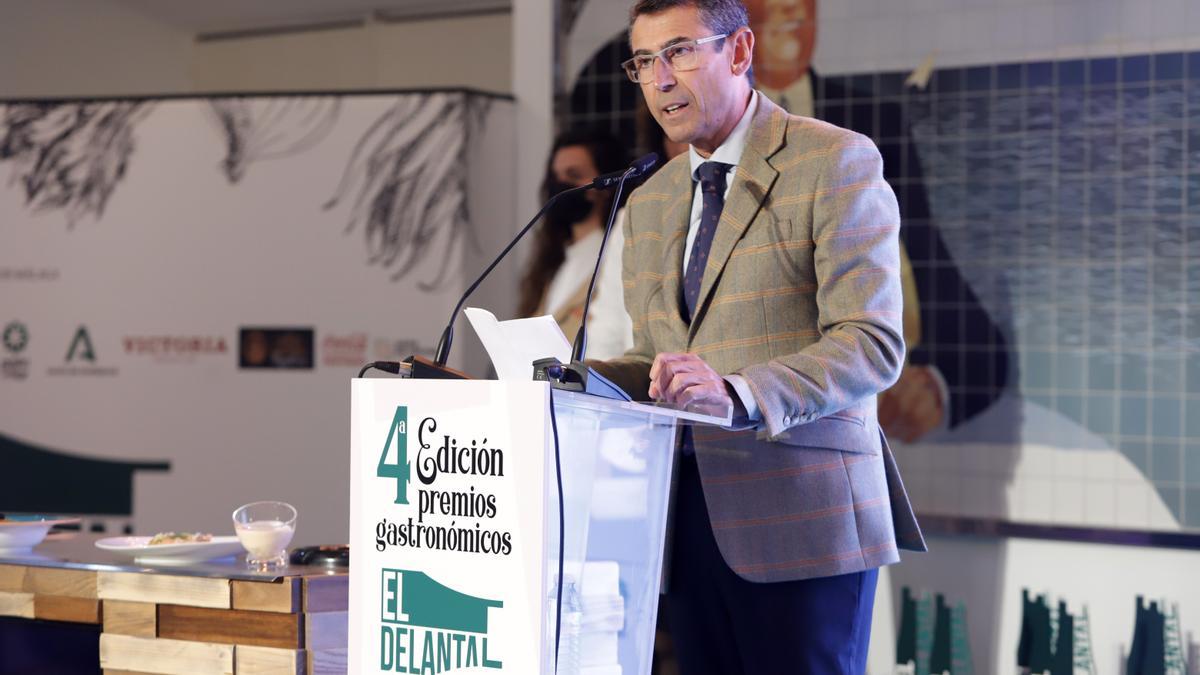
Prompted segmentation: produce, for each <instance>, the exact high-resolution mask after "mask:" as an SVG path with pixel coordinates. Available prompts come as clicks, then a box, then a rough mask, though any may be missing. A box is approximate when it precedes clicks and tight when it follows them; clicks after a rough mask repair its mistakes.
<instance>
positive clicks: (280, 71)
mask: <svg viewBox="0 0 1200 675" xmlns="http://www.w3.org/2000/svg"><path fill="white" fill-rule="evenodd" d="M196 32H197V31H195V30H189V29H188V28H187V27H183V26H180V25H177V24H173V23H170V22H167V21H164V20H162V19H160V18H158V16H157V15H155V14H151V13H148V12H145V11H142V10H141V9H139V6H138V5H137V4H136V3H132V2H130V3H123V2H118V1H117V0H100V1H94V2H93V1H89V0H45V1H44V2H6V3H3V4H0V98H10V99H11V98H40V97H81V96H118V95H131V94H175V93H189V92H235V91H248V92H261V91H336V90H355V89H357V90H361V89H413V88H421V87H470V88H475V89H480V90H483V91H490V92H498V93H508V92H510V91H512V81H513V80H512V72H513V69H512V64H511V59H512V48H511V45H512V18H511V14H509V13H508V12H503V11H500V12H496V13H490V14H478V15H466V16H461V17H452V18H436V19H423V20H412V21H387V22H379V21H369V22H368V23H367V25H365V26H361V27H354V28H340V29H328V30H298V31H296V32H291V33H284V34H279V35H267V36H258V37H228V38H223V39H216V40H205V41H199V42H197V41H196V40H195V36H196Z"/></svg>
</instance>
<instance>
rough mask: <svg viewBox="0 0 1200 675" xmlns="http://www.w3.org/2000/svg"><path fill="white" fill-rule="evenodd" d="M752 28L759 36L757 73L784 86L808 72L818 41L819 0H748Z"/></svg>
mask: <svg viewBox="0 0 1200 675" xmlns="http://www.w3.org/2000/svg"><path fill="white" fill-rule="evenodd" d="M746 9H747V11H748V12H749V13H750V28H751V29H752V30H753V31H754V34H755V36H756V37H757V38H758V40H757V46H758V48H757V49H755V50H754V64H755V73H756V74H757V75H758V77H759V79H761V80H763V84H764V85H766V86H768V87H771V88H773V89H783V88H784V87H786V86H787V85H789V84H791V83H792V82H794V81H795V80H798V79H800V78H801V77H803V76H804V74H805V73H807V72H808V68H809V65H810V63H811V62H812V55H813V48H814V47H815V46H816V42H817V22H816V18H817V2H816V0H746Z"/></svg>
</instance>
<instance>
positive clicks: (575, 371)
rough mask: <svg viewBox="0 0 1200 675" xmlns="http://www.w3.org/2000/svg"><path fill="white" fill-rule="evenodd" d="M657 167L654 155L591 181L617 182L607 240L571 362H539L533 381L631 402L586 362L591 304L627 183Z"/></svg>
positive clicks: (586, 299) (605, 236)
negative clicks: (622, 169) (543, 381)
mask: <svg viewBox="0 0 1200 675" xmlns="http://www.w3.org/2000/svg"><path fill="white" fill-rule="evenodd" d="M657 163H658V154H656V153H653V152H652V153H650V154H648V155H645V156H643V157H639V158H638V159H637V160H636V161H634V162H633V164H630V165H629V168H628V169H625V171H623V172H621V173H620V174H619V175H618V174H616V172H614V173H609V174H605V175H603V176H599V177H597V178H596V179H595V180H594V181H592V185H595V184H596V183H598V182H604V183H605V184H606V185H609V184H612V183H614V182H615V183H616V185H617V192H616V194H615V195H614V196H613V202H612V206H611V207H609V210H608V224H607V225H606V226H605V227H604V236H603V238H602V239H601V240H600V254H599V255H597V256H596V267H595V269H593V270H592V279H591V282H590V283H589V284H588V292H587V297H586V298H584V301H583V317H582V319H581V320H580V322H579V332H578V333H576V334H575V343H574V344H573V345H572V348H571V362H570V363H568V364H562V363H559V361H558V359H553V358H551V359H539V360H538V361H535V362H534V379H536V380H550V381H553V382H557V383H558V384H559V388H562V389H567V390H570V391H582V392H585V393H588V394H594V395H596V396H601V397H604V398H612V399H617V400H622V401H628V400H630V396H629V394H627V393H625V392H624V391H622V390H621V388H620V387H618V386H617V385H615V384H613V383H612V382H610V381H609V380H608V379H607V378H605V377H603V376H602V375H600V374H599V373H597V372H596V371H594V370H592V369H591V368H589V367H588V366H587V365H586V364H584V362H583V359H584V354H585V352H586V351H587V320H588V311H589V309H590V307H591V304H592V295H593V294H594V293H595V291H596V279H597V278H598V277H599V276H600V266H601V263H602V262H603V261H604V250H605V249H606V248H607V247H608V236H609V234H611V233H612V227H613V221H615V220H616V218H617V208H618V206H619V204H620V203H621V192H622V191H623V190H624V188H625V181H627V180H629V179H630V178H635V177H638V176H642V175H645V173H646V172H647V171H649V170H650V169H652V168H653V167H654V165H655V164H657ZM613 176H616V178H615V179H613Z"/></svg>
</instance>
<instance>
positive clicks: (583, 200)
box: [546, 181, 592, 230]
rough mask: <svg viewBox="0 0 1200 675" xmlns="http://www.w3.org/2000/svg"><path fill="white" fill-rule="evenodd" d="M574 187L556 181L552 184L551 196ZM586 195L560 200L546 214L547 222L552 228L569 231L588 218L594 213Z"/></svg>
mask: <svg viewBox="0 0 1200 675" xmlns="http://www.w3.org/2000/svg"><path fill="white" fill-rule="evenodd" d="M573 187H575V186H574V185H569V184H567V183H560V182H558V181H555V182H553V183H551V184H550V196H551V197H553V196H554V195H556V194H558V193H560V192H562V191H563V190H567V189H570V188H573ZM585 194H586V193H583V192H575V193H572V194H569V195H566V196H565V197H562V198H561V199H559V200H558V201H557V202H555V203H554V205H553V206H551V207H550V210H549V211H547V212H546V222H547V223H548V224H549V225H550V226H551V227H555V228H562V229H567V230H569V229H570V228H571V226H572V225H574V224H575V223H578V222H579V221H581V220H583V219H584V218H587V216H588V214H589V213H591V212H592V203H591V202H590V201H588V199H587V197H586V196H585Z"/></svg>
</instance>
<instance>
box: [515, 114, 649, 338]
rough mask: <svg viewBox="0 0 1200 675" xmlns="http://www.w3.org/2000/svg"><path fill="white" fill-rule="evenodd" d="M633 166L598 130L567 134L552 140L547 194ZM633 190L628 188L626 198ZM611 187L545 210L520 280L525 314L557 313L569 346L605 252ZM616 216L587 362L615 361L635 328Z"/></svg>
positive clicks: (590, 323) (595, 302)
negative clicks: (624, 280)
mask: <svg viewBox="0 0 1200 675" xmlns="http://www.w3.org/2000/svg"><path fill="white" fill-rule="evenodd" d="M626 166H628V162H627V160H626V153H625V149H624V146H622V145H621V144H620V143H619V142H618V141H617V140H616V139H615V138H613V137H612V136H609V135H608V134H604V133H601V132H596V131H586V130H584V131H568V132H566V133H563V134H561V135H559V137H558V138H557V139H555V141H554V148H553V150H552V151H551V153H550V158H549V161H548V162H547V164H546V176H545V179H544V181H543V183H542V197H543V199H549V198H550V197H552V196H554V195H556V194H558V193H559V192H562V191H563V190H566V189H568V188H572V187H576V186H579V185H584V184H586V183H589V182H591V181H592V179H594V178H595V177H596V176H599V175H600V174H602V173H608V172H610V171H620V170H621V169H623V168H625V167H626ZM632 189H633V186H632V185H629V184H626V187H625V192H624V194H623V195H622V201H624V197H625V196H627V195H628V194H629V191H630V190H632ZM613 192H614V191H613V190H589V191H587V192H582V193H576V194H573V195H568V196H566V197H564V198H563V199H561V200H559V201H558V203H556V204H555V205H554V206H553V207H551V209H550V211H549V212H547V214H546V217H545V219H544V220H543V221H542V225H541V227H540V228H539V229H538V230H537V233H536V235H535V242H536V243H535V244H534V251H533V256H532V258H531V259H530V261H529V266H528V268H527V269H526V271H525V275H524V276H523V278H522V279H521V288H520V302H519V303H518V312H519V315H520V316H539V315H542V314H551V315H553V316H554V319H555V321H557V322H558V325H559V326H560V327H561V328H562V330H563V334H565V335H566V336H567V340H568V341H574V339H575V334H576V333H577V332H578V331H579V325H580V322H581V321H582V320H583V304H584V300H585V299H586V297H587V292H588V285H589V283H590V281H591V278H592V272H593V270H594V269H595V267H596V258H597V256H599V255H600V243H601V240H602V239H603V236H604V227H605V225H606V224H607V223H608V212H609V208H610V207H611V205H612V200H613V196H614V195H613ZM623 215H624V211H623V210H622V211H621V212H619V213H618V216H617V220H616V222H614V223H613V229H612V233H611V234H609V237H608V245H607V247H606V249H605V252H604V262H603V264H602V265H601V267H600V275H599V277H598V278H597V279H596V290H595V292H594V293H593V295H592V303H591V309H590V313H589V315H588V324H587V325H588V329H587V352H586V356H587V358H589V359H611V358H614V357H616V356H620V355H621V354H623V353H625V350H627V349H629V348H630V347H632V346H633V325H632V323H631V322H630V319H629V314H627V313H626V312H625V291H624V285H623V284H622V282H621V253H622V249H623V248H624V236H623V235H622V232H621V225H622V220H623V218H622V216H623Z"/></svg>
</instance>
